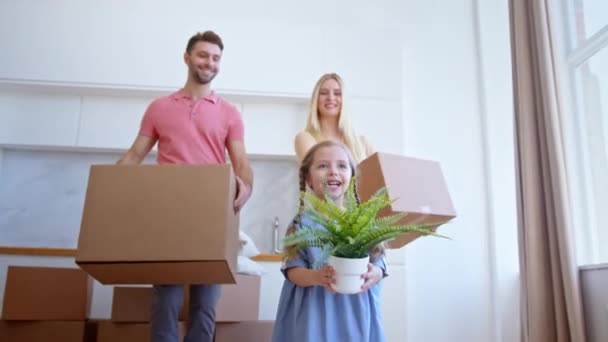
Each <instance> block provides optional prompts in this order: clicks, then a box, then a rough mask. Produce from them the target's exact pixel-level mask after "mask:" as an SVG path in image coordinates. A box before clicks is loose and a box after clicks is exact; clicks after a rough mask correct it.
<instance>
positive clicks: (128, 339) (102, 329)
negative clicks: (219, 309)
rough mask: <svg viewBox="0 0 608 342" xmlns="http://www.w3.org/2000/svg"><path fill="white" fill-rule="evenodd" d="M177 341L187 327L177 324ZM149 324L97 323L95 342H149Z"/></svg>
mask: <svg viewBox="0 0 608 342" xmlns="http://www.w3.org/2000/svg"><path fill="white" fill-rule="evenodd" d="M177 324H178V330H179V341H183V339H184V336H185V335H186V331H187V325H186V323H185V322H178V323H177ZM149 341H151V339H150V324H149V323H115V322H110V321H100V322H98V323H97V342H149Z"/></svg>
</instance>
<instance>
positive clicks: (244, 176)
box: [226, 140, 253, 211]
mask: <svg viewBox="0 0 608 342" xmlns="http://www.w3.org/2000/svg"><path fill="white" fill-rule="evenodd" d="M226 148H227V149H228V154H229V155H230V162H231V163H232V168H233V169H234V174H235V175H236V179H237V194H236V198H235V200H234V209H235V210H236V211H238V210H240V209H241V208H242V207H243V205H245V202H247V200H248V199H249V197H250V196H251V190H252V188H253V170H252V169H251V166H250V165H249V160H248V159H247V153H246V152H245V144H243V142H242V141H240V140H230V141H229V142H228V144H227V145H226Z"/></svg>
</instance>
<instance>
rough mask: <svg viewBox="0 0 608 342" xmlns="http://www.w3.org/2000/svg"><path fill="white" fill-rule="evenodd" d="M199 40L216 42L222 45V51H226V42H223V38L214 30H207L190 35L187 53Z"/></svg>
mask: <svg viewBox="0 0 608 342" xmlns="http://www.w3.org/2000/svg"><path fill="white" fill-rule="evenodd" d="M198 42H207V43H211V44H215V45H217V46H219V47H220V50H221V51H224V43H223V42H222V38H220V36H219V35H218V34H217V33H215V32H213V31H205V32H197V33H196V34H195V35H194V36H192V37H190V39H189V40H188V45H186V53H190V51H192V48H193V47H194V45H196V43H198Z"/></svg>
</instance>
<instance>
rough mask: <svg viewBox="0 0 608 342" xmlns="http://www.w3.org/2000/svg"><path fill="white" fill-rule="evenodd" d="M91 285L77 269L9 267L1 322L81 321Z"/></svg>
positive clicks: (88, 304)
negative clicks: (2, 320)
mask: <svg viewBox="0 0 608 342" xmlns="http://www.w3.org/2000/svg"><path fill="white" fill-rule="evenodd" d="M92 289H93V281H92V279H91V277H89V276H88V275H87V274H86V273H85V272H83V271H82V270H80V269H78V268H58V267H29V266H9V267H8V271H7V275H6V287H5V289H4V301H3V305H2V319H4V320H45V321H84V320H86V319H87V316H88V314H89V307H90V304H91V294H92Z"/></svg>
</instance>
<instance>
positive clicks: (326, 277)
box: [315, 265, 336, 294]
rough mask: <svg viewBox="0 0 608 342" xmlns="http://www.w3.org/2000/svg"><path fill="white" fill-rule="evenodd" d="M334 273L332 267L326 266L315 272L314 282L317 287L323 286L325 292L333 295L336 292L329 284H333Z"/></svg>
mask: <svg viewBox="0 0 608 342" xmlns="http://www.w3.org/2000/svg"><path fill="white" fill-rule="evenodd" d="M335 275H336V271H335V270H334V268H333V267H331V266H329V265H326V266H323V267H321V268H319V269H318V270H316V271H315V281H316V283H317V285H319V286H323V287H324V288H325V289H326V290H327V291H329V292H331V293H333V294H335V293H336V291H334V289H332V288H331V284H333V283H335V282H336V280H335V279H334V276H335Z"/></svg>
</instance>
